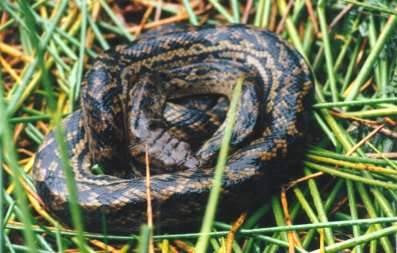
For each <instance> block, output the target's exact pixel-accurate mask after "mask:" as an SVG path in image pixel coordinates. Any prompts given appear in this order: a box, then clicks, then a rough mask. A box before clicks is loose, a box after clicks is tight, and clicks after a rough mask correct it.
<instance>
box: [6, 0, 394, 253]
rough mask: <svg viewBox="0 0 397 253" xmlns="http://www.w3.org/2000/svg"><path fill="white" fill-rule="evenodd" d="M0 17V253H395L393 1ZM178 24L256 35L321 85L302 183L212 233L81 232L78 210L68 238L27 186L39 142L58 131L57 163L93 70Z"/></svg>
mask: <svg viewBox="0 0 397 253" xmlns="http://www.w3.org/2000/svg"><path fill="white" fill-rule="evenodd" d="M0 10H2V11H1V12H0V65H1V69H0V70H1V71H0V83H1V85H0V117H1V120H0V150H1V152H0V164H1V169H0V189H1V192H0V226H1V233H0V252H54V251H60V252H61V251H66V252H77V251H81V252H94V251H99V252H118V251H120V252H127V251H128V250H130V249H137V251H138V252H147V251H152V250H153V248H154V249H155V250H156V251H159V252H185V251H186V252H193V251H194V247H195V244H196V243H197V242H199V243H198V245H197V248H196V249H197V252H204V251H205V248H207V246H208V249H207V251H209V252H244V253H245V252H265V253H270V252H280V251H281V252H286V251H287V250H289V252H341V251H343V250H346V251H347V252H350V251H352V252H357V253H360V252H374V253H375V252H387V253H392V252H395V248H396V243H397V242H396V238H395V235H396V233H397V225H395V223H396V222H397V216H396V204H397V191H396V190H397V181H396V179H397V153H396V144H395V143H396V142H395V141H394V138H396V136H397V133H396V132H395V130H396V126H397V120H396V115H397V106H396V105H395V104H396V102H397V57H396V56H397V35H396V34H397V33H396V31H397V4H396V2H395V1H393V0H364V1H356V0H334V1H326V0H318V1H317V0H277V1H275V0H274V1H272V0H257V1H253V0H246V1H238V0H230V1H216V0H209V1H202V0H193V1H186V0H183V1H180V2H179V1H161V0H159V1H157V0H135V1H105V0H99V1H85V0H76V1H67V0H57V1H43V0H38V1H27V0H18V1H10V0H2V1H0ZM174 22H190V23H192V24H194V25H201V24H205V23H208V24H227V23H249V24H253V25H255V26H258V27H263V28H267V29H269V30H271V31H274V32H277V33H279V34H280V35H281V36H282V37H283V38H284V39H286V40H287V41H289V42H290V43H291V44H292V45H293V46H294V47H296V48H297V49H298V50H299V51H300V52H301V53H302V55H304V57H305V58H306V60H307V62H308V63H309V64H310V66H311V68H312V70H313V73H314V77H315V85H316V90H315V102H314V104H313V108H312V109H313V110H312V124H311V127H312V129H313V131H312V132H311V135H310V137H311V140H310V143H309V144H310V145H309V147H308V150H307V152H306V156H305V159H304V176H303V177H301V178H299V179H296V180H294V181H293V182H291V183H290V184H288V186H287V187H285V188H283V190H282V191H281V193H279V194H278V193H277V194H275V195H274V196H273V197H272V198H271V199H264V200H263V204H262V203H261V204H262V207H261V208H259V209H257V210H256V211H255V212H254V213H252V214H249V216H247V217H244V215H242V216H241V217H240V219H239V220H237V221H236V222H234V223H233V224H232V225H229V224H225V223H222V222H219V221H214V218H213V214H211V213H208V214H207V215H206V219H205V221H204V225H203V231H208V230H211V232H210V233H209V234H204V235H203V234H200V233H193V234H186V233H185V234H173V235H154V236H152V233H151V230H150V227H147V226H145V227H143V228H142V232H141V234H140V235H125V236H117V235H112V234H93V233H88V232H86V231H84V228H83V227H82V225H81V224H82V222H81V217H80V215H79V212H78V206H77V204H76V203H75V201H74V202H73V201H72V202H71V210H72V214H73V223H74V227H73V228H66V227H64V226H63V225H61V224H60V223H58V221H57V220H56V218H55V217H53V216H52V215H51V214H50V213H48V212H47V211H46V210H45V208H44V207H43V206H42V204H41V201H40V199H39V197H38V196H37V195H36V193H35V190H34V187H33V184H32V180H31V176H30V170H31V168H32V163H33V160H34V154H35V152H36V150H37V148H38V146H39V144H40V143H41V142H42V141H43V137H44V136H45V134H46V133H48V131H49V130H50V129H52V128H55V129H56V130H55V131H56V136H57V141H58V142H59V143H60V144H61V150H63V151H65V148H64V145H62V143H64V136H63V134H62V132H63V130H62V125H61V120H62V117H64V116H65V115H67V114H69V113H71V112H73V111H74V110H75V109H76V107H77V106H78V97H79V91H80V85H81V80H82V78H83V75H84V72H85V70H86V69H87V67H88V65H89V60H90V59H93V58H94V57H95V56H96V55H98V54H100V53H101V52H102V51H103V50H106V49H108V48H110V47H111V46H113V45H116V44H118V43H120V42H128V41H132V40H134V38H136V37H137V36H139V34H140V33H141V32H143V31H145V30H146V29H149V28H154V27H158V26H161V25H164V24H167V23H174ZM230 122H232V121H230ZM230 128H231V125H230V126H229V129H230ZM226 146H227V142H225V144H224V145H223V148H225V147H226ZM63 154H64V152H63ZM222 154H223V159H224V158H225V156H226V150H225V152H223V153H222ZM64 157H66V156H64ZM219 161H220V163H219V166H218V167H219V169H220V172H221V169H222V164H221V162H222V159H220V160H219ZM64 165H65V167H67V166H68V161H67V159H64ZM66 171H67V170H66ZM69 174H70V173H68V188H69V192H70V194H71V196H72V200H73V199H75V197H74V196H76V189H75V187H74V181H73V175H71V174H70V175H69ZM217 180H218V181H217V182H219V180H221V173H219V175H218V176H217ZM214 188H217V187H214ZM218 190H219V189H218ZM213 195H214V196H213V197H211V198H212V199H213V200H212V201H211V202H209V205H208V210H212V212H214V211H215V209H216V199H217V198H218V196H219V194H218V193H217V192H214V193H213ZM154 222H155V221H154ZM197 232H198V231H197ZM206 235H209V236H206ZM199 238H200V239H199ZM153 246H154V247H153Z"/></svg>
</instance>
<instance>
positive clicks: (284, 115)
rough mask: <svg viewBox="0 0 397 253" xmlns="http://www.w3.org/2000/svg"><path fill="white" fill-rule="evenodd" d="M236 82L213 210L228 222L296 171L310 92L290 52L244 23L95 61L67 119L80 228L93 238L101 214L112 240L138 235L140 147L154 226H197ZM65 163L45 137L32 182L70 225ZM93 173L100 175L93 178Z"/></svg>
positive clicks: (168, 35)
mask: <svg viewBox="0 0 397 253" xmlns="http://www.w3.org/2000/svg"><path fill="white" fill-rule="evenodd" d="M241 75H244V76H245V81H244V84H243V91H242V95H241V97H240V101H239V108H238V112H237V116H238V117H237V120H236V124H235V127H234V130H233V135H232V141H231V144H230V145H231V153H230V155H229V158H228V162H227V166H226V168H225V174H224V179H223V185H222V187H223V188H222V190H223V191H222V195H221V202H220V205H221V207H222V208H221V209H220V210H227V212H231V213H233V211H234V212H239V211H241V210H244V209H245V208H247V207H249V206H252V203H254V202H255V201H256V199H262V198H263V194H262V193H265V192H267V191H268V189H269V188H271V186H272V184H273V180H274V178H275V177H276V176H275V175H276V174H291V175H292V174H294V173H295V172H296V170H297V169H296V167H297V166H298V165H297V162H298V161H299V160H300V158H301V153H302V146H301V145H302V140H303V136H304V133H305V129H306V127H307V126H306V125H307V122H306V111H307V108H308V105H309V103H310V98H309V97H310V96H309V95H308V94H310V91H311V89H312V81H311V77H310V73H309V70H308V67H307V65H306V64H305V63H304V60H303V59H302V57H301V56H300V55H299V54H298V53H297V51H296V50H294V49H292V48H291V47H289V46H288V45H287V44H286V43H285V42H283V41H282V40H280V39H279V38H278V37H277V36H276V35H275V34H273V33H271V32H268V31H265V30H262V29H256V28H252V27H248V26H244V25H232V26H204V27H191V26H180V27H171V28H170V27H169V28H165V29H163V30H160V31H154V32H149V33H147V34H144V35H143V36H142V37H141V38H140V39H138V40H136V41H135V42H133V43H131V44H128V45H121V46H117V47H115V48H114V49H112V50H109V51H107V52H105V53H104V54H103V55H101V56H100V57H98V58H97V59H96V60H95V62H94V63H93V65H92V67H91V69H89V71H88V72H87V74H86V76H85V79H84V83H83V86H82V95H81V109H80V110H78V111H76V112H74V113H72V114H71V115H70V116H68V117H67V118H66V119H65V120H64V122H63V126H64V129H65V132H66V144H67V148H68V155H69V159H70V162H71V165H72V166H71V167H72V170H73V173H74V176H75V180H76V184H77V188H78V204H79V206H80V208H81V210H82V213H83V217H84V222H85V225H86V227H87V228H88V229H89V230H99V229H100V225H98V224H102V223H101V221H102V220H103V218H104V217H105V220H106V223H107V225H108V229H109V230H111V231H136V230H137V228H138V227H139V226H140V224H142V223H144V222H145V219H146V190H145V177H144V173H142V171H143V170H142V168H144V154H145V147H147V149H148V154H149V156H150V160H151V168H152V170H153V172H152V174H153V175H152V177H151V195H152V200H151V201H152V205H153V209H154V213H153V215H154V221H155V224H156V226H161V227H162V228H165V229H167V228H171V227H175V226H177V225H180V224H184V223H190V222H192V221H195V220H197V219H200V217H201V214H202V212H203V209H204V207H205V203H206V201H207V196H208V193H209V191H210V190H211V185H212V183H211V182H212V178H213V173H214V169H213V166H214V162H215V161H216V156H217V152H218V150H219V145H220V140H221V137H222V134H223V129H224V123H222V120H223V118H222V117H224V112H225V110H226V108H227V99H225V97H226V98H230V95H231V90H232V89H233V86H234V84H235V83H236V80H237V79H238V77H239V76H241ZM208 94H210V95H217V96H204V95H208ZM172 102H173V103H172ZM164 108H165V109H164ZM211 129H212V130H211ZM211 132H212V133H211ZM197 134H200V135H201V136H207V137H208V139H207V140H199V139H198V138H195V137H196V136H197ZM200 138H201V137H200ZM61 164H62V163H61V158H60V154H59V151H58V147H57V144H56V142H55V139H54V133H53V132H50V133H49V134H48V135H47V137H46V138H45V141H44V143H43V144H42V145H41V147H40V149H39V151H38V153H37V155H36V160H35V163H34V168H33V179H34V181H35V185H36V189H37V192H38V193H39V195H40V196H41V198H42V199H43V201H44V203H45V204H46V206H47V207H48V208H49V209H50V210H51V211H52V212H53V213H54V214H55V215H56V216H58V217H60V218H61V219H62V220H63V221H64V222H66V223H70V220H71V218H70V214H69V211H68V194H67V188H66V183H65V176H64V173H63V169H62V166H61ZM94 164H99V165H100V166H101V167H103V168H104V170H105V174H99V175H97V174H94V173H93V172H92V171H91V167H92V166H93V165H94ZM125 168H128V169H125ZM262 202H263V200H262Z"/></svg>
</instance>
